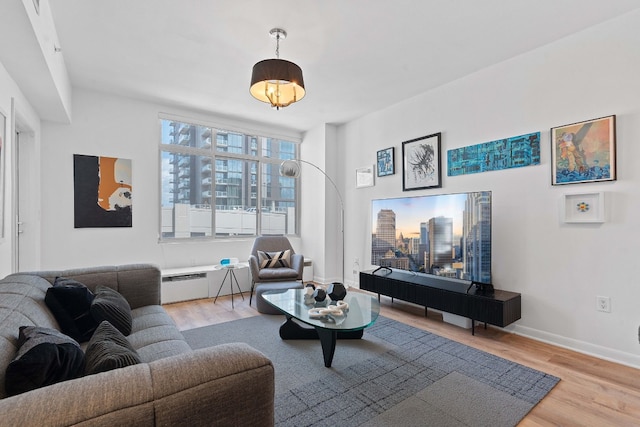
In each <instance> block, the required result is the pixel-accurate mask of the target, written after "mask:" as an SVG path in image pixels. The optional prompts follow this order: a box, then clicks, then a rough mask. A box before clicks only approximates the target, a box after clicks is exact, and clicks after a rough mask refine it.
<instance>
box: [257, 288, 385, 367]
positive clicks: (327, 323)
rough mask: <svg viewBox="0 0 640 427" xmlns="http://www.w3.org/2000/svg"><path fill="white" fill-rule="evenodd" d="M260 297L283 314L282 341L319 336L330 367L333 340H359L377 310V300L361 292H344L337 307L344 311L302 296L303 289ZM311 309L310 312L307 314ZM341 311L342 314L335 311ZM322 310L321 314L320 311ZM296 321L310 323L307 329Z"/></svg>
mask: <svg viewBox="0 0 640 427" xmlns="http://www.w3.org/2000/svg"><path fill="white" fill-rule="evenodd" d="M262 298H264V300H265V301H267V302H268V303H269V304H271V305H272V306H274V307H275V308H277V309H278V310H279V311H280V312H282V314H284V315H285V316H286V320H285V322H284V323H283V324H282V326H280V338H282V339H283V340H300V339H320V344H321V345H322V354H323V356H324V366H326V367H327V368H330V367H331V362H332V361H333V354H334V353H335V349H336V341H337V339H360V338H362V335H363V333H364V328H366V327H367V326H370V325H372V324H373V323H374V322H375V321H376V319H377V318H378V314H379V313H380V303H379V302H378V300H377V299H376V298H374V297H372V296H369V295H367V294H364V293H361V292H354V291H351V292H348V293H347V295H346V297H345V298H344V302H343V303H340V305H337V307H342V308H346V307H347V306H345V305H343V304H344V303H346V304H347V305H348V308H346V309H344V310H336V309H335V308H334V309H333V310H331V311H332V312H331V313H328V311H329V310H330V307H329V306H330V305H336V302H335V301H334V302H332V301H330V298H329V297H327V298H326V299H325V300H324V301H322V302H316V301H315V300H314V299H313V298H310V297H309V296H307V295H306V292H305V289H287V290H275V291H266V292H264V293H263V294H262ZM310 310H312V313H310ZM338 311H341V312H342V314H339V313H338ZM323 313H325V314H323ZM296 321H297V322H296ZM300 323H303V324H306V325H309V326H312V327H313V328H308V327H304V326H302V325H301V324H300Z"/></svg>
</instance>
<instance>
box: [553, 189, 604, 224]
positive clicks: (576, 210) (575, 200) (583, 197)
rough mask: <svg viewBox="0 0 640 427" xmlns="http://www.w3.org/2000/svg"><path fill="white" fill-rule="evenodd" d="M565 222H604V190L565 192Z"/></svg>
mask: <svg viewBox="0 0 640 427" xmlns="http://www.w3.org/2000/svg"><path fill="white" fill-rule="evenodd" d="M563 208H564V222H568V223H580V222H582V223H585V222H594V223H599V222H604V209H605V208H604V191H599V192H594V193H580V194H565V195H564V206H563Z"/></svg>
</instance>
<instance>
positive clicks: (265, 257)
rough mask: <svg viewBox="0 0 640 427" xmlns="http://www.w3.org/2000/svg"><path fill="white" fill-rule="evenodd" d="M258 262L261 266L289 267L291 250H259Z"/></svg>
mask: <svg viewBox="0 0 640 427" xmlns="http://www.w3.org/2000/svg"><path fill="white" fill-rule="evenodd" d="M258 264H260V268H280V267H286V268H289V266H290V265H291V251H290V250H289V249H287V250H286V251H280V252H263V251H258Z"/></svg>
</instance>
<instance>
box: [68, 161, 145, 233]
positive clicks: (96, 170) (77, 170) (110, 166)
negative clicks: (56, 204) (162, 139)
mask: <svg viewBox="0 0 640 427" xmlns="http://www.w3.org/2000/svg"><path fill="white" fill-rule="evenodd" d="M73 182H74V228H102V227H131V224H132V216H131V209H132V202H131V200H132V197H131V195H132V186H131V160H130V159H119V158H115V157H104V156H85V155H82V154H74V155H73Z"/></svg>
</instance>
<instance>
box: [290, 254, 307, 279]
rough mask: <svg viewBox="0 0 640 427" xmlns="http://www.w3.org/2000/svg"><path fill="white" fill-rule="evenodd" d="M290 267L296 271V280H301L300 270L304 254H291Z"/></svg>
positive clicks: (301, 269)
mask: <svg viewBox="0 0 640 427" xmlns="http://www.w3.org/2000/svg"><path fill="white" fill-rule="evenodd" d="M291 268H293V269H294V270H295V271H297V272H298V280H302V271H303V270H304V255H302V254H293V255H291Z"/></svg>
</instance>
